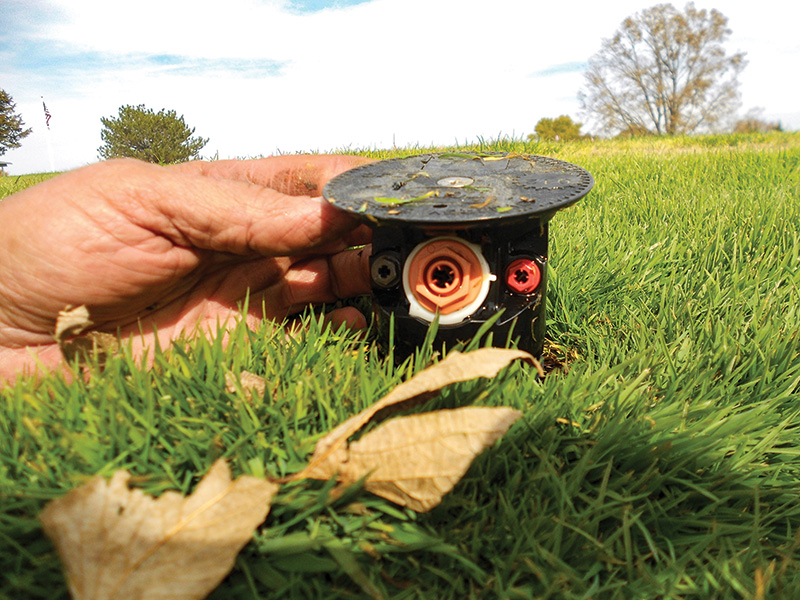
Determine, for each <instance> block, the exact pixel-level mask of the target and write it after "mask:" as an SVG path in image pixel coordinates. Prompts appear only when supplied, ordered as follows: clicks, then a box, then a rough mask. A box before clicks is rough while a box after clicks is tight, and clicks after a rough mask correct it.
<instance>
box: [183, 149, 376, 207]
mask: <svg viewBox="0 0 800 600" xmlns="http://www.w3.org/2000/svg"><path fill="white" fill-rule="evenodd" d="M370 162H373V159H371V158H366V157H363V156H344V155H324V154H320V155H311V156H300V155H294V156H272V157H269V158H261V159H255V160H218V161H212V162H206V161H195V162H188V163H183V164H180V165H175V166H173V167H170V169H173V170H175V171H179V172H181V173H186V174H192V175H203V176H205V177H210V178H214V179H228V180H231V181H243V182H247V183H254V184H256V185H260V186H263V187H268V188H271V189H273V190H275V191H277V192H280V193H282V194H286V195H288V196H312V197H316V196H321V195H322V188H323V187H325V184H326V183H328V181H329V180H330V179H332V178H333V177H335V176H336V175H338V174H339V173H343V172H345V171H349V170H350V169H352V168H354V167H357V166H360V165H365V164H367V163H370Z"/></svg>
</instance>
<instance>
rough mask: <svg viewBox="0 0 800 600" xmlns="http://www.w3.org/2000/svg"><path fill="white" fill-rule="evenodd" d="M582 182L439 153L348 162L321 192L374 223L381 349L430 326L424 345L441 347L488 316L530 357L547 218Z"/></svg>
mask: <svg viewBox="0 0 800 600" xmlns="http://www.w3.org/2000/svg"><path fill="white" fill-rule="evenodd" d="M593 185H594V179H593V178H592V176H591V175H590V174H589V173H588V172H587V171H585V170H584V169H582V168H580V167H578V166H576V165H573V164H571V163H568V162H564V161H561V160H556V159H553V158H548V157H543V156H533V155H522V154H513V153H462V152H442V153H433V154H422V155H418V156H409V157H406V158H398V159H390V160H384V161H378V162H374V163H370V164H368V165H364V166H361V167H357V168H355V169H353V170H351V171H347V172H346V173H342V174H341V175H339V176H338V177H335V178H334V179H332V180H331V181H330V182H329V183H328V185H327V186H325V189H324V190H323V196H324V197H325V198H326V199H327V200H328V202H330V203H331V204H332V205H333V206H335V207H337V208H339V209H340V210H344V211H347V212H349V213H351V214H353V215H356V216H358V217H359V218H361V219H362V220H363V221H364V222H365V223H367V224H368V225H369V226H370V227H371V228H372V229H373V236H372V252H373V255H372V257H371V259H370V274H371V277H372V300H373V312H374V315H375V322H376V325H377V330H378V343H379V345H380V346H381V347H382V348H383V349H384V350H385V351H387V352H388V351H393V352H394V353H395V355H396V356H397V357H398V358H399V359H402V358H404V357H405V356H407V355H409V354H411V353H413V352H414V350H415V349H417V348H418V347H419V346H420V345H421V344H422V343H423V342H424V340H425V337H426V334H427V332H428V329H429V328H430V327H431V325H432V324H433V323H434V322H437V323H438V329H437V333H436V339H435V344H436V345H438V346H447V347H452V346H453V345H455V344H456V343H458V342H462V341H468V340H469V339H471V338H472V337H473V336H474V335H475V334H476V333H477V332H478V330H479V329H481V327H482V326H483V325H484V324H485V323H486V322H487V321H488V320H490V319H496V320H495V322H494V324H493V325H492V328H491V331H492V332H493V340H494V342H495V343H498V344H504V343H506V341H507V340H509V339H513V340H514V341H516V343H517V345H518V346H519V347H520V348H522V349H524V350H527V351H528V352H531V353H532V354H533V355H535V356H541V353H542V349H543V345H544V333H545V328H544V327H545V301H546V291H547V261H548V248H547V246H548V224H549V221H550V219H551V218H552V217H553V216H554V215H555V213H556V212H557V211H558V210H561V209H563V208H566V207H568V206H570V205H572V204H574V203H575V202H577V201H578V200H579V199H581V198H582V197H583V196H585V195H586V194H587V193H588V192H589V191H590V190H591V189H592V186H593ZM500 312H502V314H501V315H500V316H499V318H498V313H500ZM391 323H394V324H395V332H394V336H393V339H394V340H395V347H394V348H389V347H388V340H389V339H391V338H392V336H391V335H390V327H391Z"/></svg>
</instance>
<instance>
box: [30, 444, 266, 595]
mask: <svg viewBox="0 0 800 600" xmlns="http://www.w3.org/2000/svg"><path fill="white" fill-rule="evenodd" d="M129 479H130V473H128V472H127V471H116V472H115V473H114V475H113V476H112V477H111V480H110V481H109V482H106V481H105V480H104V479H103V478H102V477H95V478H94V479H92V480H91V481H90V482H88V483H87V484H85V485H83V486H81V487H79V488H77V489H75V490H73V491H71V492H69V493H68V494H67V495H66V496H64V497H63V498H60V499H58V500H54V501H53V502H50V503H49V504H48V505H47V506H45V508H44V510H43V511H42V513H41V514H40V517H39V518H40V520H41V522H42V525H43V527H44V531H45V533H46V534H47V535H48V537H50V539H51V540H52V541H53V544H54V545H55V547H56V550H57V551H58V554H59V556H60V557H61V561H62V563H63V564H64V567H65V571H66V575H67V583H68V585H69V589H70V593H71V595H72V598H73V599H74V600H101V599H102V600H108V599H114V600H134V599H136V600H148V599H151V598H153V599H155V598H159V599H163V598H169V599H170V600H194V599H200V598H205V597H206V596H207V595H208V594H209V593H210V592H211V591H212V590H213V589H214V588H215V587H216V586H217V585H218V584H219V583H220V581H222V579H223V578H224V577H225V576H226V575H227V574H228V573H229V572H230V570H231V568H233V564H234V561H235V559H236V555H237V554H238V552H239V551H240V550H241V549H242V547H243V546H244V545H245V544H246V543H247V542H248V541H249V540H250V538H251V537H252V535H253V531H254V529H255V528H256V527H257V526H258V525H259V524H260V523H262V522H263V521H264V519H265V518H266V515H267V513H268V512H269V507H270V501H271V499H272V496H273V495H274V493H275V492H276V490H277V489H278V487H277V486H276V485H274V484H272V483H270V482H268V481H265V480H263V479H258V478H255V477H247V476H245V477H240V478H238V479H236V480H235V481H232V480H231V474H230V469H229V468H228V465H227V463H226V462H225V461H224V460H218V461H217V462H216V463H214V465H213V466H212V467H211V469H210V470H209V472H208V473H207V474H206V476H205V477H203V479H202V480H201V481H200V483H199V484H198V486H197V489H196V490H195V491H194V493H193V494H191V495H190V496H187V497H184V496H182V495H180V494H178V493H177V492H165V493H164V494H162V495H161V496H160V497H159V498H158V499H153V498H152V497H150V496H148V495H146V494H145V493H144V492H142V491H141V490H137V489H133V490H132V489H129V488H128V485H127V484H128V480H129Z"/></svg>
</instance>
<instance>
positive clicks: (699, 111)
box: [579, 2, 746, 135]
mask: <svg viewBox="0 0 800 600" xmlns="http://www.w3.org/2000/svg"><path fill="white" fill-rule="evenodd" d="M727 23H728V19H727V17H725V16H723V15H722V14H721V13H720V12H719V11H717V10H711V11H710V12H709V11H706V10H705V9H704V10H697V9H696V8H695V7H694V4H693V3H691V2H690V3H689V4H687V5H686V8H685V9H684V12H679V11H678V10H677V9H676V8H675V7H674V6H673V5H671V4H658V5H656V6H653V7H652V8H648V9H646V10H644V11H642V12H641V13H637V14H635V15H634V16H633V17H628V18H627V19H625V21H623V22H622V25H621V27H620V29H619V30H618V31H617V32H616V33H615V35H614V37H612V38H611V39H606V40H603V43H602V46H601V49H600V51H599V52H598V53H597V54H595V55H594V56H593V57H592V58H591V59H590V60H589V69H588V70H587V71H586V73H585V78H586V83H585V87H584V89H582V90H581V93H580V95H579V99H580V103H581V107H582V108H583V110H584V111H585V113H586V114H587V115H589V116H590V117H593V118H594V119H596V121H597V123H598V125H599V126H600V128H601V129H602V130H603V131H604V132H606V133H609V134H614V133H618V132H620V131H622V130H626V129H627V130H635V131H650V132H653V133H656V134H659V135H664V134H667V135H674V134H680V133H692V132H700V131H713V130H716V129H719V128H720V127H721V126H722V125H723V124H724V123H725V122H726V121H727V120H728V119H729V118H730V117H731V116H732V115H733V113H734V112H735V111H736V110H737V109H738V108H739V105H740V102H739V91H738V87H739V82H738V80H737V78H738V75H739V73H741V71H742V69H743V68H744V66H745V64H746V63H745V60H744V53H741V52H739V53H737V54H734V55H732V56H728V55H726V53H725V49H724V48H723V46H722V44H723V42H725V41H726V40H727V39H728V37H729V35H730V33H731V30H730V29H728V28H727Z"/></svg>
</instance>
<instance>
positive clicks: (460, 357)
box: [295, 348, 541, 479]
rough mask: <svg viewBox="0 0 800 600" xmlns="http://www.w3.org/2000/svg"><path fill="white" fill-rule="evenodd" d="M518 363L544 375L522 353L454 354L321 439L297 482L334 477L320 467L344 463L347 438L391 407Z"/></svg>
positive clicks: (487, 350)
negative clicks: (516, 361) (534, 368)
mask: <svg viewBox="0 0 800 600" xmlns="http://www.w3.org/2000/svg"><path fill="white" fill-rule="evenodd" d="M515 360H524V361H526V362H528V363H530V364H532V365H535V366H536V368H537V369H538V370H539V371H540V374H541V367H540V366H539V363H538V361H537V360H536V359H535V358H534V357H533V356H531V355H530V354H528V353H527V352H524V351H522V350H505V349H502V348H482V349H480V350H475V351H473V352H468V353H466V354H462V353H461V352H457V351H454V352H451V353H450V354H448V355H447V357H446V358H445V359H444V360H442V361H441V362H439V363H437V364H435V365H433V366H431V367H428V368H427V369H425V370H424V371H420V372H419V373H417V374H416V375H415V376H414V377H412V378H411V379H409V380H408V381H406V382H405V383H401V384H400V385H398V386H397V387H396V388H394V389H393V390H392V391H391V392H389V393H388V394H387V395H386V396H384V397H383V398H381V399H380V400H378V401H377V402H376V403H375V404H373V405H372V406H370V407H368V408H367V409H365V410H363V411H361V412H360V413H358V414H357V415H354V416H353V417H351V418H349V419H347V420H346V421H344V422H343V423H341V424H339V425H338V426H337V427H335V428H334V429H333V430H332V431H330V432H329V433H328V434H327V435H325V436H324V437H323V438H322V439H320V440H319V441H318V442H317V445H316V447H315V448H314V454H313V455H312V456H311V461H310V462H309V465H308V466H307V467H306V468H305V469H304V470H303V471H301V472H300V473H298V474H297V475H296V476H295V478H297V479H299V478H303V477H310V478H312V479H327V478H328V477H330V474H329V471H328V469H327V467H325V468H321V467H320V465H322V464H323V463H326V464H329V463H328V461H329V460H330V459H334V460H344V454H343V453H342V452H346V451H345V449H344V445H345V443H346V442H347V438H349V437H350V436H351V435H353V434H354V433H356V432H357V431H358V430H359V429H361V428H362V427H364V425H366V424H367V423H369V422H370V421H371V420H372V419H373V418H374V417H375V415H376V414H377V413H378V412H379V411H381V410H384V409H386V408H387V407H390V406H395V407H397V405H405V406H412V405H414V403H416V402H417V401H418V400H420V399H427V398H428V397H430V396H431V395H432V394H434V393H435V392H438V391H439V390H441V389H442V388H443V387H445V386H446V385H450V384H451V383H457V382H460V381H469V380H470V379H477V378H478V377H494V376H496V375H497V374H498V373H499V372H500V371H501V370H503V369H504V368H505V367H507V366H508V365H509V364H510V363H512V362H513V361H515ZM335 457H338V459H337V458H335ZM326 474H327V476H326Z"/></svg>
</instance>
